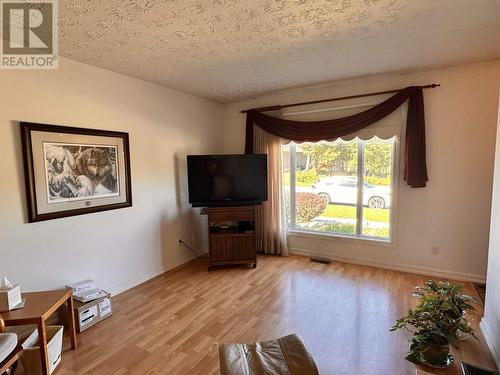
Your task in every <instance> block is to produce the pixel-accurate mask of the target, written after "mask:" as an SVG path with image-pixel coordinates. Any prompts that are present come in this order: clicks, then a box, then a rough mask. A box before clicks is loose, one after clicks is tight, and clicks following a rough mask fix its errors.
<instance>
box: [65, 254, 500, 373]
mask: <svg viewBox="0 0 500 375" xmlns="http://www.w3.org/2000/svg"><path fill="white" fill-rule="evenodd" d="M427 279H429V277H426V276H420V275H413V274H406V273H402V272H396V271H389V270H384V269H377V268H371V267H365V266H357V265H351V264H344V263H337V262H333V263H331V264H318V263H311V262H310V261H309V259H308V258H305V257H300V256H290V257H287V258H284V257H271V256H265V257H260V258H259V261H258V267H257V268H256V269H248V268H245V267H235V268H231V267H228V268H220V269H216V270H215V271H213V272H207V265H206V264H205V263H204V261H203V260H197V261H195V262H192V263H190V264H188V265H186V266H184V267H182V268H180V269H178V270H175V271H173V272H169V273H166V274H164V275H162V276H159V277H157V278H155V279H153V280H150V281H148V282H146V283H144V284H142V285H140V286H138V287H136V288H133V289H131V290H129V291H127V292H125V293H122V294H121V295H119V296H117V297H115V298H114V299H113V306H114V314H113V316H112V317H110V318H108V319H106V320H104V321H103V322H101V323H99V324H97V325H96V326H95V327H92V328H91V329H89V330H88V331H86V332H83V333H81V334H79V335H78V344H79V345H78V349H77V350H75V351H72V350H65V352H64V353H63V361H62V363H61V365H60V366H61V368H60V369H58V372H57V375H59V374H62V375H74V374H103V375H104V374H106V375H108V374H117V375H121V374H141V375H142V374H168V375H177V374H178V375H183V374H193V375H197V374H199V375H210V374H218V372H219V363H218V347H219V345H220V344H221V343H226V342H253V341H258V340H266V339H271V338H275V337H277V336H282V335H286V334H289V333H293V332H295V333H298V334H300V335H301V336H302V337H303V338H304V340H305V342H306V344H307V346H308V348H309V350H310V351H311V353H312V355H313V357H314V358H315V360H316V362H317V364H318V367H319V369H320V374H321V375H358V374H359V375H366V374H370V375H409V374H411V375H414V374H415V373H416V372H417V371H421V370H417V369H416V368H415V366H413V365H412V364H410V363H408V362H407V361H405V360H404V356H405V353H406V351H407V349H408V343H407V341H406V340H407V339H408V336H407V334H405V333H404V332H395V333H392V332H389V328H390V327H391V326H392V324H393V323H394V322H395V320H396V319H397V318H399V317H400V316H401V315H402V314H404V313H405V312H406V311H407V310H408V309H409V308H410V307H412V306H414V305H415V303H416V301H417V300H416V299H415V298H413V297H412V296H411V292H412V290H413V288H414V286H415V285H417V284H422V283H423V282H424V281H425V280H427ZM466 291H467V292H468V293H471V294H476V292H475V289H474V288H473V286H472V285H470V284H466ZM476 295H477V294H476ZM482 313H483V310H482V307H481V306H479V308H478V310H477V311H476V312H474V313H473V314H470V316H469V319H470V320H471V324H472V326H473V327H474V328H475V329H476V330H477V333H478V337H479V339H480V340H479V341H475V340H471V339H469V340H468V341H467V342H466V343H464V344H463V345H462V346H461V348H460V349H459V350H455V351H454V354H455V356H456V358H457V360H458V361H460V360H462V359H463V360H467V361H469V362H473V363H475V364H477V365H480V366H482V367H489V368H494V362H493V360H492V358H491V355H490V354H489V352H488V350H487V347H486V344H485V342H484V338H483V337H482V335H481V333H480V332H479V330H478V325H479V321H480V318H481V316H482ZM458 361H457V362H458ZM430 373H436V374H438V373H439V374H441V373H443V374H446V375H455V374H456V375H458V374H460V372H458V367H457V366H455V367H454V368H452V369H450V370H448V371H446V372H432V371H430Z"/></svg>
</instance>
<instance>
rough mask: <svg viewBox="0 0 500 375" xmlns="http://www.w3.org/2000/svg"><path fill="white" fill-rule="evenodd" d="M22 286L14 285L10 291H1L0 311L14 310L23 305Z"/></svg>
mask: <svg viewBox="0 0 500 375" xmlns="http://www.w3.org/2000/svg"><path fill="white" fill-rule="evenodd" d="M21 301H22V299H21V286H20V285H14V286H13V287H12V288H9V289H0V311H9V310H12V309H13V308H14V307H15V306H17V305H19V304H20V303H21Z"/></svg>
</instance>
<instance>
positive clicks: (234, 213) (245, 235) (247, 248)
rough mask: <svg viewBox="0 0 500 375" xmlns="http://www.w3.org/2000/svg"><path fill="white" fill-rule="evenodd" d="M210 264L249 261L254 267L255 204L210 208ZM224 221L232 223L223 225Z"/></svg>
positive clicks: (255, 259)
mask: <svg viewBox="0 0 500 375" xmlns="http://www.w3.org/2000/svg"><path fill="white" fill-rule="evenodd" d="M207 213H208V237H209V242H210V266H209V267H208V270H209V271H210V270H212V269H213V266H221V265H228V264H249V265H251V266H252V267H253V268H255V267H257V251H256V247H255V246H256V245H255V243H256V241H255V238H256V237H255V217H256V207H255V206H239V207H209V208H208V210H207ZM226 223H231V225H230V226H229V228H225V227H224V226H225V225H226Z"/></svg>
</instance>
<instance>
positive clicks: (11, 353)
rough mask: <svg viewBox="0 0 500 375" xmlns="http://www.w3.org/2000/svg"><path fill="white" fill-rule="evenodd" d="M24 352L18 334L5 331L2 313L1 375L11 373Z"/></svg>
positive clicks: (0, 321)
mask: <svg viewBox="0 0 500 375" xmlns="http://www.w3.org/2000/svg"><path fill="white" fill-rule="evenodd" d="M22 353H23V348H22V347H21V346H19V345H18V344H17V335H16V334H15V333H6V332H5V323H4V321H3V319H2V316H1V315H0V375H3V374H7V375H9V374H11V371H12V369H13V368H14V367H15V365H16V363H17V361H18V359H19V358H20V357H21V355H22Z"/></svg>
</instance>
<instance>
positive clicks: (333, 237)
mask: <svg viewBox="0 0 500 375" xmlns="http://www.w3.org/2000/svg"><path fill="white" fill-rule="evenodd" d="M288 235H289V236H292V237H305V238H316V239H321V240H330V241H335V242H350V243H355V244H360V245H369V246H378V247H388V248H395V247H396V243H395V241H394V240H393V239H389V240H383V239H375V238H372V237H363V238H362V237H354V236H348V235H341V234H335V233H319V232H313V231H306V230H297V229H293V230H288Z"/></svg>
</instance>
